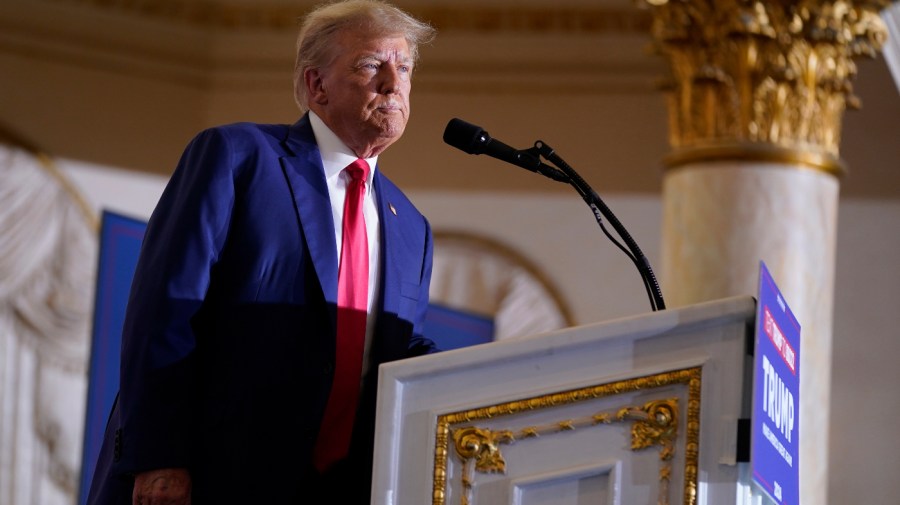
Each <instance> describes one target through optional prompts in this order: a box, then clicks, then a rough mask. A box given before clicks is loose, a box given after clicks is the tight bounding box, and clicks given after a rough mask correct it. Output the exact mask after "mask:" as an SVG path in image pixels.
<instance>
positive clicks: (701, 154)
mask: <svg viewBox="0 0 900 505" xmlns="http://www.w3.org/2000/svg"><path fill="white" fill-rule="evenodd" d="M639 2H640V3H642V4H643V5H644V6H647V7H649V9H650V11H651V12H652V16H653V24H652V34H653V37H654V41H655V46H656V48H657V49H658V51H659V52H660V53H662V54H663V55H665V56H666V57H667V58H668V60H669V63H670V66H671V75H670V77H669V78H668V79H667V80H666V82H665V84H664V89H665V90H666V91H667V92H668V96H669V122H670V125H669V131H670V144H671V146H672V148H673V152H672V153H671V154H670V155H669V156H668V157H667V159H666V164H667V165H669V166H680V165H683V164H685V163H690V162H694V161H700V160H709V159H738V160H766V161H781V162H787V163H790V164H800V165H805V166H808V167H813V168H816V169H819V170H823V171H826V172H830V173H834V174H840V173H842V172H843V163H842V162H841V160H840V158H839V153H838V151H839V144H840V137H841V120H842V117H843V113H844V110H845V109H846V108H847V107H851V108H858V107H859V106H860V100H859V98H857V97H856V96H855V95H854V94H853V86H852V81H853V79H854V77H855V75H856V65H855V63H854V61H853V60H854V59H855V58H857V57H859V56H870V57H874V56H876V55H877V52H878V50H880V49H881V47H882V46H883V44H884V42H885V40H886V38H887V28H886V27H885V25H884V22H883V21H882V19H881V17H880V16H879V11H880V10H881V9H882V8H884V7H886V6H887V5H888V4H889V3H890V2H889V1H887V0H884V1H842V0H838V1H823V0H800V1H786V0H756V1H754V0H639Z"/></svg>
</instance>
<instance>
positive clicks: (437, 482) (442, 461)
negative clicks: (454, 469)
mask: <svg viewBox="0 0 900 505" xmlns="http://www.w3.org/2000/svg"><path fill="white" fill-rule="evenodd" d="M677 384H681V385H686V386H687V389H688V399H687V407H686V409H685V412H684V413H683V414H680V413H679V412H680V408H679V400H678V398H664V399H656V400H652V401H648V402H645V403H644V404H642V405H640V406H633V405H631V406H623V407H620V408H618V409H615V410H614V411H604V412H598V413H595V414H593V415H590V416H585V417H582V418H575V419H569V418H567V419H560V420H558V421H556V422H553V423H549V424H545V425H539V426H525V427H522V428H517V429H500V430H497V429H488V428H480V427H478V426H476V425H474V424H473V423H476V422H478V421H484V420H488V419H494V418H497V417H502V416H514V415H515V414H522V413H526V412H534V411H539V410H543V409H552V408H558V407H561V406H565V405H571V404H574V403H578V402H584V401H589V400H595V399H598V398H603V397H611V396H615V395H619V394H625V393H631V392H635V391H646V390H652V389H656V388H662V387H666V386H671V385H677ZM700 386H701V369H700V368H699V367H695V368H689V369H684V370H675V371H671V372H664V373H660V374H655V375H650V376H645V377H640V378H635V379H628V380H622V381H617V382H612V383H606V384H600V385H595V386H588V387H585V388H580V389H575V390H568V391H562V392H557V393H550V394H546V395H542V396H537V397H533V398H527V399H524V400H517V401H512V402H507V403H502V404H499V405H491V406H487V407H482V408H478V409H473V410H467V411H462V412H455V413H451V414H446V415H442V416H439V417H438V420H437V432H436V437H435V460H434V483H433V493H432V505H446V496H447V485H448V478H449V473H450V464H449V458H450V456H451V453H452V454H455V455H456V457H457V459H458V460H459V461H460V462H461V463H462V470H461V472H460V474H461V475H460V480H461V485H462V493H461V497H460V503H461V505H475V503H474V501H473V497H472V490H473V487H474V485H475V479H476V474H477V473H506V468H507V462H506V459H505V458H504V456H503V454H502V453H501V446H502V445H510V444H514V443H518V442H522V441H525V440H527V439H533V438H537V437H544V436H552V435H554V434H559V433H563V432H568V431H574V430H580V429H589V428H592V427H598V426H605V425H610V424H614V423H626V422H631V423H632V425H631V450H632V451H639V450H643V449H647V448H650V447H654V446H658V447H659V459H660V471H659V490H658V503H659V504H660V505H667V504H668V503H669V481H670V479H671V475H672V460H673V459H674V456H675V446H676V442H677V439H678V431H679V429H681V430H684V433H685V443H684V448H685V449H684V450H685V457H684V458H685V461H684V490H683V496H682V502H683V503H684V504H685V505H696V503H697V485H698V483H697V477H698V464H699V462H698V458H699V440H700ZM682 416H683V418H684V420H683V421H681V422H680V419H681V417H682Z"/></svg>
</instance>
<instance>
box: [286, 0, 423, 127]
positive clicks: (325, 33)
mask: <svg viewBox="0 0 900 505" xmlns="http://www.w3.org/2000/svg"><path fill="white" fill-rule="evenodd" d="M345 29H354V30H361V31H366V32H370V33H374V34H378V35H385V36H388V35H402V36H403V37H404V38H405V39H406V42H407V44H408V45H409V53H410V56H411V57H412V60H413V62H416V61H417V60H418V57H419V44H425V43H428V42H431V40H433V39H434V36H435V33H436V31H435V29H434V28H432V27H431V25H429V24H428V23H425V22H423V21H419V20H418V19H416V18H414V17H412V16H411V15H409V14H407V13H406V12H404V11H402V10H400V9H398V8H397V7H394V6H393V5H390V4H388V3H385V2H382V1H380V0H346V1H341V2H334V3H329V4H325V5H321V6H319V7H317V8H315V9H314V10H313V11H312V12H310V13H309V14H307V15H306V17H305V18H304V20H303V24H302V25H301V26H300V33H299V34H298V35H297V58H296V61H295V63H294V101H296V102H297V106H299V107H300V110H301V111H304V112H305V111H306V110H308V109H309V103H308V97H307V95H306V83H305V82H304V77H303V74H304V73H306V70H307V69H309V68H322V67H326V66H328V65H329V64H330V63H331V62H332V61H334V58H335V57H336V56H337V53H336V51H335V41H336V40H337V35H338V34H339V33H340V32H341V31H342V30H345Z"/></svg>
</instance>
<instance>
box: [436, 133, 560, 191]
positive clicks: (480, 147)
mask: <svg viewBox="0 0 900 505" xmlns="http://www.w3.org/2000/svg"><path fill="white" fill-rule="evenodd" d="M444 142H446V143H447V144H449V145H451V146H453V147H455V148H457V149H459V150H461V151H463V152H466V153H469V154H487V155H488V156H490V157H492V158H497V159H498V160H502V161H505V162H507V163H511V164H513V165H516V166H517V167H521V168H524V169H526V170H530V171H531V172H535V173H538V174H541V175H543V176H545V177H549V178H551V179H553V180H556V181H560V182H569V178H568V176H566V175H565V174H564V173H562V172H560V171H559V170H557V169H555V168H553V167H551V166H549V165H545V164H544V163H542V162H541V160H540V158H538V157H537V156H535V155H534V154H531V153H529V152H528V151H520V150H518V149H514V148H512V147H510V146H508V145H506V144H504V143H503V142H500V141H499V140H497V139H494V138H491V135H490V134H489V133H488V132H486V131H484V128H482V127H480V126H476V125H473V124H471V123H467V122H465V121H463V120H462V119H459V118H453V119H451V120H450V122H449V123H447V128H445V129H444Z"/></svg>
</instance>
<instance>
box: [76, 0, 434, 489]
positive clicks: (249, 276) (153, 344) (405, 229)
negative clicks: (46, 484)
mask: <svg viewBox="0 0 900 505" xmlns="http://www.w3.org/2000/svg"><path fill="white" fill-rule="evenodd" d="M431 37H433V29H432V28H431V27H430V26H428V25H426V24H423V23H422V22H419V21H417V20H415V19H414V18H412V17H410V16H409V15H407V14H406V13H404V12H402V11H400V10H398V9H396V8H394V7H392V6H389V5H387V4H384V3H381V2H377V1H374V0H352V1H348V2H341V3H337V4H331V5H326V6H324V7H321V8H319V9H317V10H315V11H313V12H312V13H311V14H309V15H308V16H307V18H306V19H305V22H304V24H303V26H302V28H301V31H300V34H299V37H298V44H297V48H298V49H297V62H296V67H295V75H294V94H295V98H296V100H297V102H298V104H299V105H300V106H301V108H302V109H307V108H308V112H307V113H306V114H305V115H304V116H303V117H302V118H301V119H300V120H299V121H298V122H297V123H295V124H294V125H292V126H286V125H257V124H249V123H241V124H235V125H228V126H224V127H218V128H213V129H210V130H207V131H205V132H203V133H201V134H200V135H198V136H197V137H196V138H195V139H194V140H193V141H192V142H191V144H190V145H189V146H188V148H187V149H186V151H185V153H184V155H183V157H182V159H181V161H180V163H179V166H178V168H177V169H176V171H175V173H174V174H173V176H172V179H171V181H170V183H169V185H168V186H167V188H166V190H165V192H164V194H163V196H162V198H161V200H160V202H159V204H158V206H157V208H156V210H155V211H154V213H153V216H152V217H151V219H150V222H149V225H148V228H147V233H146V235H145V238H144V248H143V249H142V251H141V257H140V260H139V263H138V267H137V270H136V273H135V277H134V281H133V285H132V293H131V296H130V299H129V304H128V312H127V316H126V321H125V325H124V330H123V346H122V372H121V389H120V395H119V398H118V400H117V404H116V406H115V408H114V409H113V412H112V414H111V416H110V420H109V425H108V427H107V436H106V439H105V443H104V447H103V449H102V451H101V455H100V458H99V461H98V464H97V469H96V474H95V477H94V482H93V485H92V489H91V493H90V498H89V502H90V503H94V504H120V503H122V504H124V503H134V504H143V505H147V504H157V503H160V504H162V503H171V504H186V503H191V502H193V503H194V505H204V504H207V503H216V504H220V503H252V504H256V503H259V504H267V505H271V504H279V503H292V504H297V503H317V502H319V501H326V500H327V502H329V503H330V502H335V503H368V502H369V497H368V494H369V490H370V480H371V464H372V461H371V460H372V444H373V439H374V434H373V432H374V406H375V388H376V384H375V379H376V373H377V367H378V365H379V364H380V363H383V362H385V361H389V360H394V359H399V358H405V357H410V356H416V355H420V354H424V353H428V352H433V351H434V350H435V349H434V345H433V343H432V342H430V341H429V340H427V339H425V338H424V337H423V336H422V325H423V320H424V315H425V311H426V308H427V303H428V286H429V282H430V278H431V266H432V237H431V230H430V228H429V225H428V222H427V221H426V220H425V218H424V217H423V216H422V215H421V214H419V212H418V211H417V210H416V209H415V208H414V207H413V205H412V204H411V203H410V202H409V201H408V200H407V199H406V197H405V196H404V195H403V194H402V193H401V192H400V191H399V189H397V187H396V186H394V185H393V184H392V183H391V182H390V181H389V180H388V179H387V178H386V177H384V176H383V175H382V174H381V172H380V171H379V170H378V169H377V165H376V162H377V158H378V155H379V154H381V153H382V152H383V151H384V150H385V149H386V148H387V147H388V146H390V145H391V144H392V143H394V142H395V141H396V140H397V139H398V138H400V136H401V135H402V133H403V131H404V128H405V127H406V123H407V120H408V119H409V92H410V87H411V83H410V79H411V74H412V70H413V64H414V62H415V60H416V56H417V48H418V45H419V44H420V43H421V42H424V41H427V40H430V38H431ZM345 167H347V169H346V170H344V168H345ZM367 172H368V173H367ZM353 174H355V175H353ZM360 199H361V200H360ZM360 206H361V207H360ZM360 213H361V214H362V217H359V214H360ZM363 221H364V222H363ZM348 223H349V224H348ZM360 247H363V249H360ZM348 251H349V252H348ZM353 258H355V259H353ZM366 314H368V316H367V315H366ZM351 334H352V335H351ZM354 349H355V351H354ZM363 349H365V350H364V351H363ZM342 427H343V428H342ZM342 429H343V433H342ZM351 430H352V433H351Z"/></svg>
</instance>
